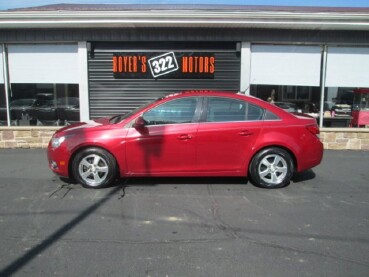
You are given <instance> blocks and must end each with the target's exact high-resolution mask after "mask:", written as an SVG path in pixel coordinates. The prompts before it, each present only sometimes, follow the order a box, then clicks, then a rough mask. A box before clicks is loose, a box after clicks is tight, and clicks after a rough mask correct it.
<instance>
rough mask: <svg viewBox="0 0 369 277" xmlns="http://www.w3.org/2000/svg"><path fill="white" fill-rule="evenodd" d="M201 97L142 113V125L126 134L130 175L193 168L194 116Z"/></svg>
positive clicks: (165, 104) (155, 173)
mask: <svg viewBox="0 0 369 277" xmlns="http://www.w3.org/2000/svg"><path fill="white" fill-rule="evenodd" d="M200 102H201V98H199V97H186V98H180V99H175V100H171V101H169V102H166V103H163V104H160V105H159V106H156V107H154V108H153V109H151V110H149V111H147V112H145V113H143V115H142V118H143V119H144V120H145V126H144V128H141V129H137V128H134V127H132V128H130V130H129V131H128V135H127V137H126V161H127V168H128V170H129V174H136V175H171V174H172V175H175V174H176V173H182V172H189V171H194V170H195V167H196V161H195V159H196V155H195V154H196V153H195V152H196V133H197V128H198V123H197V119H196V115H198V110H199V108H200Z"/></svg>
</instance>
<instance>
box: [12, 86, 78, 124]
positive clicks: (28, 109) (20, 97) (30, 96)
mask: <svg viewBox="0 0 369 277" xmlns="http://www.w3.org/2000/svg"><path fill="white" fill-rule="evenodd" d="M9 99H10V101H9V102H10V103H9V107H10V116H11V124H12V125H66V124H71V123H73V122H78V121H79V88H78V85H77V84H12V85H11V95H10V96H9Z"/></svg>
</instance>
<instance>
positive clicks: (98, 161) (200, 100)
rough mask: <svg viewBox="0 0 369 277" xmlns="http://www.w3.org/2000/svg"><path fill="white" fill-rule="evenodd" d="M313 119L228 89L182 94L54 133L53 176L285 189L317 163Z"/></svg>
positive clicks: (319, 151) (99, 183)
mask: <svg viewBox="0 0 369 277" xmlns="http://www.w3.org/2000/svg"><path fill="white" fill-rule="evenodd" d="M318 134H319V128H318V126H317V124H316V121H315V119H313V118H310V117H307V116H304V115H294V114H290V113H288V112H286V111H284V110H282V109H280V108H279V107H277V106H275V105H272V104H269V103H267V102H265V101H262V100H260V99H257V98H254V97H249V96H245V95H242V94H233V93H227V92H184V93H179V94H174V95H170V96H167V97H164V98H162V99H159V100H156V101H155V102H153V103H150V104H148V105H146V106H144V107H141V108H138V109H136V110H135V111H132V112H131V113H128V114H125V115H119V116H115V117H112V118H110V119H109V118H104V119H99V120H95V121H90V122H85V123H78V124H74V125H70V126H67V127H65V128H62V129H60V130H58V131H57V132H56V133H55V134H54V135H53V137H52V139H51V141H50V143H49V146H48V160H49V165H50V168H51V170H52V171H53V172H55V173H57V174H59V175H61V176H64V177H69V178H74V179H76V180H77V181H78V182H79V183H81V184H82V185H83V186H85V187H90V188H101V187H105V186H107V185H109V184H111V183H112V182H113V181H114V180H115V179H116V178H118V177H121V178H124V177H135V176H140V177H142V176H150V177H154V176H183V177H185V176H245V177H246V176H248V177H249V178H250V179H251V180H252V181H253V183H254V184H256V185H258V186H260V187H265V188H279V187H283V186H286V185H287V184H288V183H289V181H290V179H291V177H292V176H293V174H294V173H295V172H301V171H304V170H307V169H310V168H312V167H314V166H316V165H318V164H319V163H320V162H321V160H322V156H323V146H322V143H321V142H320V140H319V137H318Z"/></svg>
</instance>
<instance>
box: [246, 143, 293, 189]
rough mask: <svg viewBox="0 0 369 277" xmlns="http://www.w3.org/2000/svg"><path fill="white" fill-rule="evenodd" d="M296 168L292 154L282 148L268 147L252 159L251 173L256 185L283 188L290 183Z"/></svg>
mask: <svg viewBox="0 0 369 277" xmlns="http://www.w3.org/2000/svg"><path fill="white" fill-rule="evenodd" d="M294 170H295V165H294V162H293V159H292V157H291V155H290V154H289V153H288V152H287V151H286V150H284V149H281V148H276V147H273V148H267V149H264V150H262V151H260V152H258V153H257V154H256V155H255V156H254V158H253V159H252V161H251V163H250V167H249V174H250V177H251V179H252V181H253V182H254V184H255V185H256V186H259V187H262V188H268V189H274V188H282V187H285V186H287V185H288V184H289V183H290V180H291V178H292V176H293V173H294Z"/></svg>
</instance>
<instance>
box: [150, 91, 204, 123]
mask: <svg viewBox="0 0 369 277" xmlns="http://www.w3.org/2000/svg"><path fill="white" fill-rule="evenodd" d="M197 102H198V98H197V97H191V98H184V99H178V100H173V101H170V102H167V103H164V104H162V105H160V106H158V107H155V108H153V109H151V110H150V111H148V112H146V113H145V114H144V115H143V118H144V120H145V121H146V124H147V125H162V124H178V123H191V122H192V121H193V118H194V115H195V110H196V106H197Z"/></svg>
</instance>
